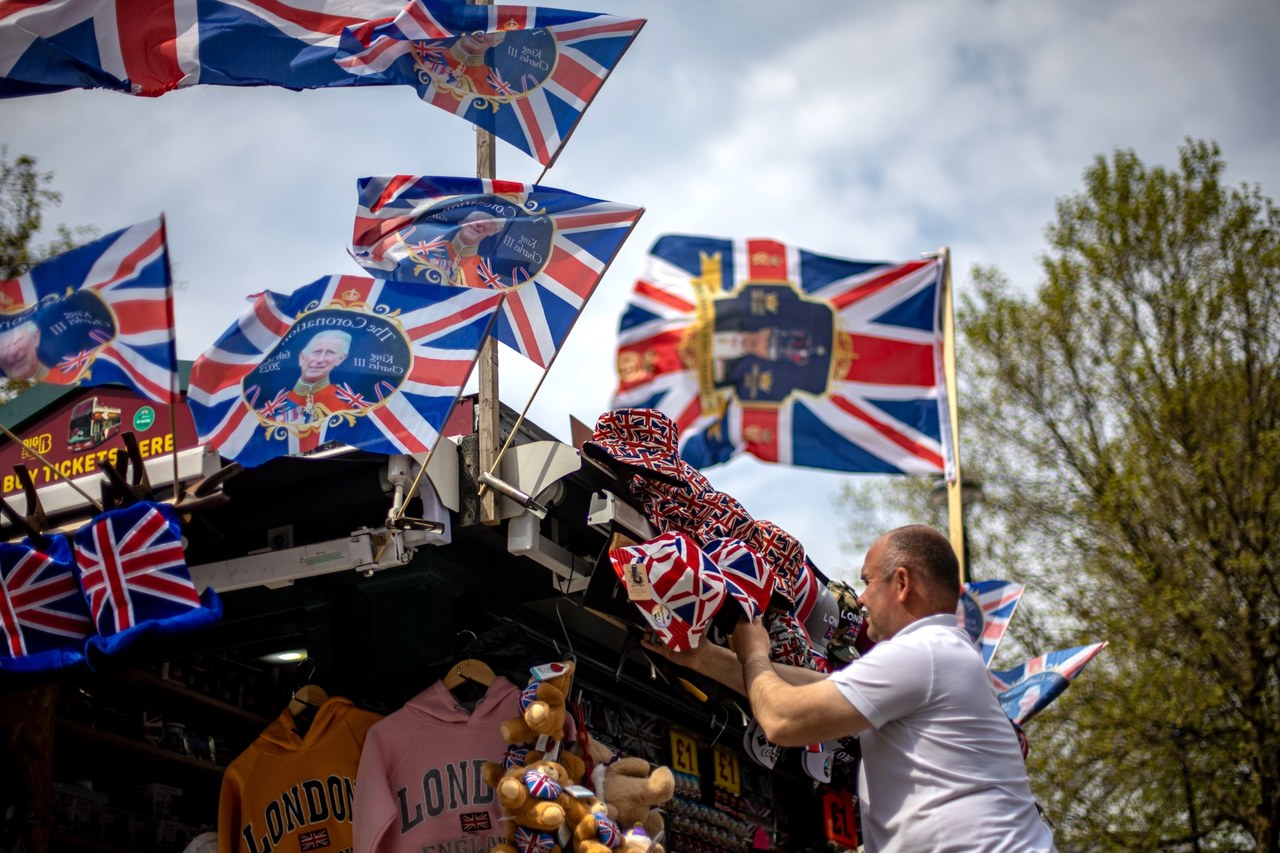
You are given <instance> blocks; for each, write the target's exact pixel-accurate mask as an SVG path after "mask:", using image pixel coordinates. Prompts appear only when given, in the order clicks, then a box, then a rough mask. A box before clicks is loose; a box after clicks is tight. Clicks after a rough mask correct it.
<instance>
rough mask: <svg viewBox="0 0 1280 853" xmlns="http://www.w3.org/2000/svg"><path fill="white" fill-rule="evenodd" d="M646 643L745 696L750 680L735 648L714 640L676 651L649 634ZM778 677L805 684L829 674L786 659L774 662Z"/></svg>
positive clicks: (644, 644) (676, 661) (675, 662)
mask: <svg viewBox="0 0 1280 853" xmlns="http://www.w3.org/2000/svg"><path fill="white" fill-rule="evenodd" d="M642 645H643V646H644V647H645V648H646V649H648V650H649V651H651V652H656V653H657V654H659V655H661V656H662V657H664V658H666V659H667V660H669V661H671V662H672V663H674V664H679V665H680V666H683V667H688V668H689V669H692V670H693V671H694V672H697V673H699V674H701V675H705V676H707V677H708V678H710V679H712V680H713V681H717V682H719V683H720V684H723V685H724V686H725V687H728V688H729V689H730V690H733V691H734V692H735V693H740V694H742V695H743V696H746V695H747V687H746V684H745V683H744V682H743V680H742V663H741V662H740V661H739V660H738V658H737V656H736V655H734V653H733V652H732V651H730V650H729V649H726V648H725V647H724V646H717V645H714V644H712V643H701V644H699V646H698V647H697V648H696V649H690V650H689V651H687V652H673V651H671V649H669V648H667V647H666V646H664V645H662V644H661V643H657V642H652V641H650V640H649V639H648V638H646V639H645V640H644V642H643V643H642ZM772 666H773V669H774V671H775V672H777V673H778V677H779V678H781V679H782V680H783V681H785V682H787V683H788V684H795V685H802V684H812V683H814V682H815V681H822V680H823V679H825V678H826V677H827V676H826V675H825V674H824V673H821V672H814V671H813V670H811V669H804V668H803V667H799V666H789V665H788V664H784V663H776V662H775V663H773V664H772Z"/></svg>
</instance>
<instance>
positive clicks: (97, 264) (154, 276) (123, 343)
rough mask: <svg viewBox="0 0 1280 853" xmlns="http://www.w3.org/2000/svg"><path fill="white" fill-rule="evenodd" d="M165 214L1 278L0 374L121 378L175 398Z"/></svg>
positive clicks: (53, 379) (38, 378)
mask: <svg viewBox="0 0 1280 853" xmlns="http://www.w3.org/2000/svg"><path fill="white" fill-rule="evenodd" d="M173 327H174V322H173V288H172V284H171V282H170V277H169V257H168V250H167V248H166V244H165V228H164V218H163V217H160V218H158V219H153V220H151V221H149V222H143V223H141V224H138V225H134V226H131V227H129V228H124V229H122V230H120V231H116V232H114V233H112V234H108V235H107V236H105V237H100V238H99V239H97V240H94V241H93V242H91V243H86V244H85V245H83V246H80V247H78V248H75V249H72V250H71V251H69V252H64V253H62V254H61V255H58V256H56V257H54V258H51V259H49V260H47V261H45V262H44V263H42V264H40V265H39V266H36V267H34V268H33V269H31V270H30V271H28V272H27V273H26V274H25V275H22V276H20V277H18V278H15V279H10V280H8V281H3V282H0V374H3V375H4V376H6V377H8V378H10V379H24V380H29V381H32V382H48V383H52V384H55V385H107V384H115V385H124V386H126V387H128V388H132V389H133V390H134V391H136V392H138V393H139V394H141V395H142V396H144V397H148V398H150V399H152V400H155V401H156V402H159V403H170V402H173V401H175V400H176V399H177V379H176V376H177V374H176V370H177V363H178V359H177V353H176V352H175V349H174V332H173Z"/></svg>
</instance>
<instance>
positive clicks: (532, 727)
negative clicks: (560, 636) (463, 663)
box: [501, 661, 574, 749]
mask: <svg viewBox="0 0 1280 853" xmlns="http://www.w3.org/2000/svg"><path fill="white" fill-rule="evenodd" d="M573 668H574V667H573V662H572V661H565V662H563V663H549V664H544V665H543V666H536V667H534V668H533V670H532V672H533V677H532V678H530V679H529V685H528V686H527V687H526V688H525V689H524V691H523V692H522V693H521V694H520V716H518V717H514V718H512V719H510V720H504V721H503V722H502V725H501V732H502V739H503V740H505V741H506V742H507V743H524V744H529V745H530V746H536V748H538V749H545V748H546V747H547V744H548V743H549V742H550V741H552V740H558V739H560V738H561V737H562V736H563V732H564V723H565V715H566V713H567V712H566V710H565V703H566V702H567V701H568V699H569V689H570V687H571V686H572V684H573Z"/></svg>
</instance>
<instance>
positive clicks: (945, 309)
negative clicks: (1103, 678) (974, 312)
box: [938, 246, 969, 583]
mask: <svg viewBox="0 0 1280 853" xmlns="http://www.w3.org/2000/svg"><path fill="white" fill-rule="evenodd" d="M938 257H939V259H940V261H941V262H942V369H943V377H944V379H945V381H946V390H947V422H948V423H949V424H950V429H949V430H948V432H949V433H950V439H951V471H950V472H949V473H948V476H947V520H948V523H949V525H950V539H951V547H952V548H954V549H955V552H956V558H957V559H958V560H959V562H960V582H961V583H966V582H967V581H968V580H969V566H968V556H969V555H968V554H966V553H965V550H966V549H965V547H964V502H963V501H962V500H961V490H962V488H963V480H962V479H961V477H960V401H959V399H958V398H957V391H956V330H955V312H954V309H953V304H954V300H953V299H952V290H953V288H952V284H951V249H950V247H948V246H943V247H942V249H941V250H940V251H939V252H938Z"/></svg>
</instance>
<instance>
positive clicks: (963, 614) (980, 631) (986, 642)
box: [956, 580, 1024, 668]
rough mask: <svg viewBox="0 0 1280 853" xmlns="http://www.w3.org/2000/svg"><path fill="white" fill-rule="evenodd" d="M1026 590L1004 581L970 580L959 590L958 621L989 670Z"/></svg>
mask: <svg viewBox="0 0 1280 853" xmlns="http://www.w3.org/2000/svg"><path fill="white" fill-rule="evenodd" d="M1023 589H1024V587H1023V585H1022V584H1020V583H1013V582H1012V581H1002V580H986V581H970V582H968V583H966V584H964V586H963V587H962V588H961V590H960V601H959V603H958V604H957V605H956V618H957V619H958V620H959V622H960V627H961V628H963V629H964V630H965V633H967V634H968V635H969V637H970V639H972V640H973V641H974V642H975V643H977V644H978V650H979V651H981V652H982V661H983V663H985V664H986V665H987V667H988V668H990V666H991V659H992V658H994V657H995V654H996V649H997V648H999V647H1000V640H1002V639H1003V638H1004V633H1005V631H1006V630H1007V629H1008V627H1009V621H1010V620H1011V619H1013V614H1014V613H1015V612H1016V611H1017V609H1018V602H1019V601H1020V600H1021V599H1022V591H1023Z"/></svg>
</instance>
